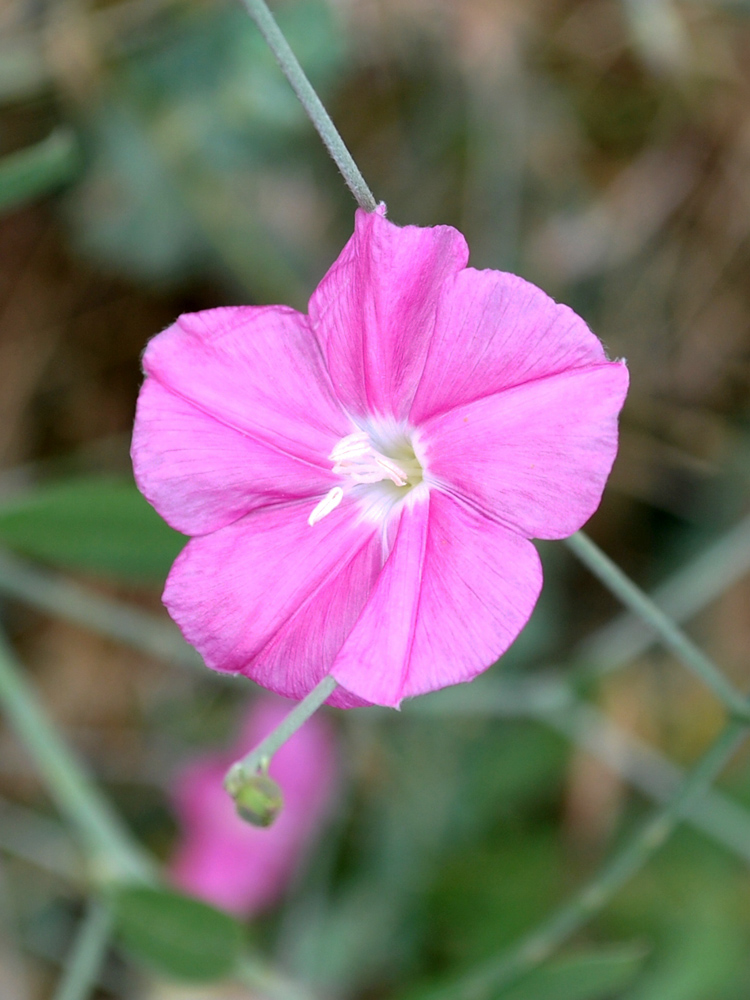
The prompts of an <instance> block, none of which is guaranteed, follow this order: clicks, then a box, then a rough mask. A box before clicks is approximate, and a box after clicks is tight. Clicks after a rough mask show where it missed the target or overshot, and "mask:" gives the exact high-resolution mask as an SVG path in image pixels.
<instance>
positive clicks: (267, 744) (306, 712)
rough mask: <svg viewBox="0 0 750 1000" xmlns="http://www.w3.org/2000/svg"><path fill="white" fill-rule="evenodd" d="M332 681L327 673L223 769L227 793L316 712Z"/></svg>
mask: <svg viewBox="0 0 750 1000" xmlns="http://www.w3.org/2000/svg"><path fill="white" fill-rule="evenodd" d="M335 688H336V681H335V680H334V679H333V677H331V676H330V674H329V675H328V676H327V677H324V678H323V680H322V681H321V682H320V683H319V684H318V685H317V687H314V688H313V689H312V691H311V692H310V693H309V694H308V695H307V696H306V697H305V698H303V700H302V701H301V702H300V703H299V705H296V706H295V707H294V708H293V709H292V710H291V712H290V713H289V714H288V715H287V716H285V717H284V718H283V719H282V720H281V722H280V723H279V724H278V726H277V727H276V728H275V729H274V730H273V732H272V733H269V735H268V736H266V738H265V739H264V740H261V742H260V743H259V744H258V745H257V747H255V749H253V750H251V751H250V753H249V754H247V756H245V757H243V758H242V759H241V760H238V761H236V762H235V763H234V764H232V766H231V767H230V768H229V770H228V771H227V776H226V778H225V779H224V787H225V788H226V790H227V791H228V792H229V794H230V795H235V794H236V793H237V791H238V790H239V789H240V788H241V787H242V785H243V784H244V782H245V781H247V779H248V778H252V777H253V775H255V774H256V773H257V772H258V769H259V768H260V767H261V766H262V765H263V764H264V763H267V762H269V761H270V760H271V758H272V757H273V755H274V754H275V753H276V751H277V750H278V749H279V747H281V746H283V745H284V744H285V743H286V741H287V740H288V739H289V738H290V737H292V736H294V734H295V733H296V732H297V730H298V729H299V728H300V727H301V726H302V725H304V723H305V722H307V720H308V719H309V718H310V716H311V715H312V714H313V713H314V712H317V710H318V709H319V708H320V706H321V705H322V704H323V702H324V701H326V699H327V698H328V697H329V696H330V695H331V694H332V693H333V691H334V690H335Z"/></svg>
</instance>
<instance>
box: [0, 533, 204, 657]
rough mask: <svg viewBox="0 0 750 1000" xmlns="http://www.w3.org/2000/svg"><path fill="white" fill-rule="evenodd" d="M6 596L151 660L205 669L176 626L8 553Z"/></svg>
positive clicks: (1, 585) (4, 557)
mask: <svg viewBox="0 0 750 1000" xmlns="http://www.w3.org/2000/svg"><path fill="white" fill-rule="evenodd" d="M0 593H3V594H8V595H9V596H10V597H14V598H16V599H17V600H19V601H23V602H24V603H25V604H28V605H30V606H31V607H33V608H38V609H39V610H40V611H46V612H48V613H49V614H52V615H55V616H56V617H58V618H62V619H63V621H69V622H73V623H74V624H75V625H81V626H83V628H87V629H90V630H91V631H92V632H95V633H97V634H98V635H104V636H107V637H108V638H110V639H116V640H117V641H118V642H122V643H125V644H126V645H128V646H131V647H132V648H133V649H138V650H140V651H141V652H143V653H146V654H147V655H148V656H155V657H157V658H159V659H162V660H168V661H170V662H173V663H180V664H185V665H186V666H191V667H192V666H200V665H201V664H202V660H201V658H200V656H199V654H198V653H197V652H196V651H195V650H194V649H193V648H192V646H188V644H187V643H186V642H185V640H184V639H183V638H182V636H181V635H180V633H179V630H178V629H177V628H176V627H175V626H174V625H173V624H172V623H171V622H169V621H163V620H162V619H160V618H157V616H156V615H152V614H149V613H148V612H147V611H141V609H140V608H135V607H131V606H129V605H127V604H124V603H122V602H120V601H114V600H112V598H110V597H105V596H104V595H102V594H99V593H97V592H96V591H95V590H93V589H92V588H89V587H84V586H82V585H81V584H79V583H77V582H76V581H75V580H70V579H68V578H67V577H64V576H61V575H59V574H57V573H51V572H49V571H48V570H44V569H40V568H39V567H38V566H35V565H34V564H33V563H30V562H27V561H26V560H24V559H19V558H18V557H17V556H13V555H10V554H9V553H8V552H4V551H0Z"/></svg>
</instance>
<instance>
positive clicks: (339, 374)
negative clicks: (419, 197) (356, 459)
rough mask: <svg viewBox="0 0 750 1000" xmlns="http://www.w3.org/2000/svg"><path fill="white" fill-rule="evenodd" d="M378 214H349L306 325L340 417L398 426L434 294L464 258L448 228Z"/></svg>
mask: <svg viewBox="0 0 750 1000" xmlns="http://www.w3.org/2000/svg"><path fill="white" fill-rule="evenodd" d="M383 211H384V209H382V210H380V209H379V210H378V211H376V212H369V213H368V212H363V211H362V210H361V209H360V210H358V211H357V214H356V221H355V230H354V235H353V236H352V238H351V239H350V240H349V242H348V243H347V244H346V246H345V247H344V249H343V250H342V252H341V254H340V256H339V258H338V260H337V261H336V262H335V263H334V264H333V266H332V267H331V269H330V270H329V272H328V274H327V275H326V276H325V277H324V278H323V280H322V281H321V283H320V285H319V286H318V288H317V289H316V291H315V292H314V294H313V296H312V298H311V299H310V320H311V323H312V326H313V329H314V330H315V333H316V334H317V336H318V339H319V340H320V343H321V345H322V347H323V352H324V354H325V357H326V360H327V363H328V369H329V371H330V373H331V377H332V379H333V383H334V385H335V386H336V392H337V394H338V397H339V399H340V400H341V402H342V404H343V406H344V407H345V408H346V409H347V411H348V412H349V413H351V414H352V415H354V416H359V417H367V416H373V415H375V416H377V415H384V416H392V417H396V418H397V419H402V418H404V417H405V416H406V415H407V413H408V412H409V407H410V405H411V401H412V398H413V396H414V391H415V389H416V386H417V383H418V381H419V377H420V375H421V372H422V367H423V365H424V359H425V356H426V354H427V349H428V346H429V342H430V337H431V336H432V330H433V326H434V323H435V310H436V308H437V301H438V293H439V290H440V286H441V285H442V283H443V282H444V281H445V279H446V278H448V277H449V276H450V275H453V274H455V273H456V272H457V271H459V270H460V269H461V268H462V267H465V265H466V262H467V260H468V256H469V251H468V248H467V246H466V241H465V240H464V238H463V236H461V234H460V233H459V232H457V230H455V229H452V228H451V227H450V226H435V227H433V228H421V227H419V226H405V227H404V228H400V227H398V226H394V225H393V223H391V222H388V221H387V220H386V219H385V218H384V217H383V214H382V212H383Z"/></svg>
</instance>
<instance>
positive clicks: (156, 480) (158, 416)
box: [131, 376, 336, 535]
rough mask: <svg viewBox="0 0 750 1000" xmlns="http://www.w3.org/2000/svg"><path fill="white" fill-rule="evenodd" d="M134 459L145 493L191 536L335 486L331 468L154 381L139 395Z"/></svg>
mask: <svg viewBox="0 0 750 1000" xmlns="http://www.w3.org/2000/svg"><path fill="white" fill-rule="evenodd" d="M131 454H132V458H133V470H134V472H135V478H136V482H137V483H138V488H139V489H140V491H141V492H142V493H143V495H144V496H145V497H146V499H147V500H148V501H149V503H151V504H153V506H154V507H155V508H156V509H157V510H158V511H159V513H160V514H161V516H162V517H163V518H164V519H165V520H166V521H167V522H168V523H169V524H171V525H172V527H173V528H176V529H177V530H178V531H182V532H184V533H185V534H187V535H202V534H205V533H206V532H209V531H216V530H217V528H223V527H225V526H226V525H228V524H231V523H232V522H233V521H236V520H237V519H238V518H240V517H242V516H243V515H245V514H247V513H248V512H249V511H251V510H253V509H254V508H255V507H258V506H261V505H263V504H267V503H269V502H276V503H278V502H280V501H284V500H292V499H298V498H302V497H310V498H314V497H316V496H319V495H320V494H325V493H326V492H327V491H328V490H329V489H330V488H331V486H332V485H333V484H334V483H335V482H336V478H335V477H334V476H333V474H332V472H331V471H330V468H329V469H327V470H326V469H322V468H320V467H319V466H317V465H311V464H309V463H307V462H304V461H301V460H300V459H297V458H294V457H292V456H291V455H288V454H286V453H284V452H282V451H278V450H276V449H274V448H272V447H269V446H268V445H266V444H263V443H262V442H260V441H258V440H256V439H255V438H253V437H249V436H248V435H247V434H244V433H242V432H241V431H239V430H236V429H235V428H234V427H231V426H229V425H228V424H226V423H223V422H222V421H220V420H217V419H216V418H215V417H213V416H211V415H210V414H209V413H206V412H205V411H204V410H202V409H199V408H198V407H197V406H195V404H194V403H192V402H190V401H188V400H187V399H185V398H184V397H183V396H179V395H176V394H175V393H174V392H172V390H171V389H166V388H165V387H164V386H163V385H162V384H161V382H158V381H157V380H156V379H154V378H151V377H150V376H149V377H147V378H146V381H145V382H144V384H143V388H142V389H141V393H140V396H139V397H138V408H137V412H136V420H135V427H134V430H133V444H132V448H131ZM329 465H330V463H329ZM311 505H312V506H314V500H313V499H311Z"/></svg>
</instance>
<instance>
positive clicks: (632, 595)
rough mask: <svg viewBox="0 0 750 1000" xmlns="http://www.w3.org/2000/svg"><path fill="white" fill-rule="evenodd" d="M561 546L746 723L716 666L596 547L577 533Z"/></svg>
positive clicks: (749, 705)
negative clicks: (565, 545)
mask: <svg viewBox="0 0 750 1000" xmlns="http://www.w3.org/2000/svg"><path fill="white" fill-rule="evenodd" d="M565 542H566V544H567V546H568V548H570V549H571V550H572V551H573V552H574V553H575V555H576V556H577V557H578V558H579V559H580V560H581V562H582V563H584V564H585V565H586V566H587V567H588V568H589V569H590V570H591V572H592V573H593V574H594V576H597V577H598V578H599V579H600V580H601V582H602V583H603V584H604V585H605V587H608V588H609V590H611V591H612V593H613V594H614V595H615V597H618V598H619V599H620V600H621V601H622V603H623V604H624V605H625V606H626V607H628V608H630V610H631V611H633V612H635V614H637V615H639V617H641V618H642V619H643V621H644V622H646V624H647V625H649V626H650V627H651V628H652V629H653V630H654V632H655V633H656V634H657V635H658V637H659V638H660V639H661V641H662V642H663V643H664V645H665V646H666V647H667V649H669V650H670V652H672V653H674V655H675V656H676V657H677V658H678V659H679V660H681V661H682V662H683V663H684V664H685V666H686V667H688V668H689V669H690V670H692V672H693V673H694V674H695V675H696V677H699V678H700V679H701V680H702V681H703V683H704V684H705V685H706V686H707V687H708V688H710V689H711V691H713V693H714V694H715V695H716V697H717V698H719V699H720V700H721V701H722V702H723V703H724V705H725V706H726V708H727V709H728V711H729V712H730V713H731V714H732V715H733V716H735V717H736V718H738V719H745V720H750V702H748V700H747V699H746V698H745V696H744V695H743V694H741V692H739V691H738V690H737V689H736V688H735V687H734V686H733V685H732V684H731V683H730V682H729V681H728V680H727V679H726V678H725V677H724V675H723V674H722V672H721V671H720V670H719V668H718V667H717V666H716V664H715V663H714V662H713V661H712V660H710V659H709V658H708V657H707V656H706V654H705V653H704V652H703V651H702V650H700V649H699V648H698V647H697V646H696V645H695V643H694V642H693V641H692V640H691V639H689V638H688V637H687V635H685V633H684V632H683V631H682V629H681V628H679V627H678V626H677V625H675V623H674V622H673V621H672V619H671V618H669V617H667V615H665V614H664V612H663V611H662V610H661V609H660V608H659V607H657V606H656V604H654V602H653V601H652V600H651V598H650V597H648V596H647V595H646V594H644V592H643V591H642V590H641V589H640V588H639V587H637V586H636V585H635V584H634V583H633V581H632V580H631V579H630V578H629V577H627V576H626V575H625V573H623V571H622V570H621V569H620V568H619V566H617V565H615V563H613V562H612V560H611V559H610V558H609V557H608V556H606V555H605V554H604V553H603V552H602V550H601V549H600V548H599V546H598V545H595V544H594V542H592V541H591V539H590V538H588V536H587V535H584V534H583V532H581V531H579V532H578V533H577V534H575V535H571V537H570V538H567V539H566V540H565Z"/></svg>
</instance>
